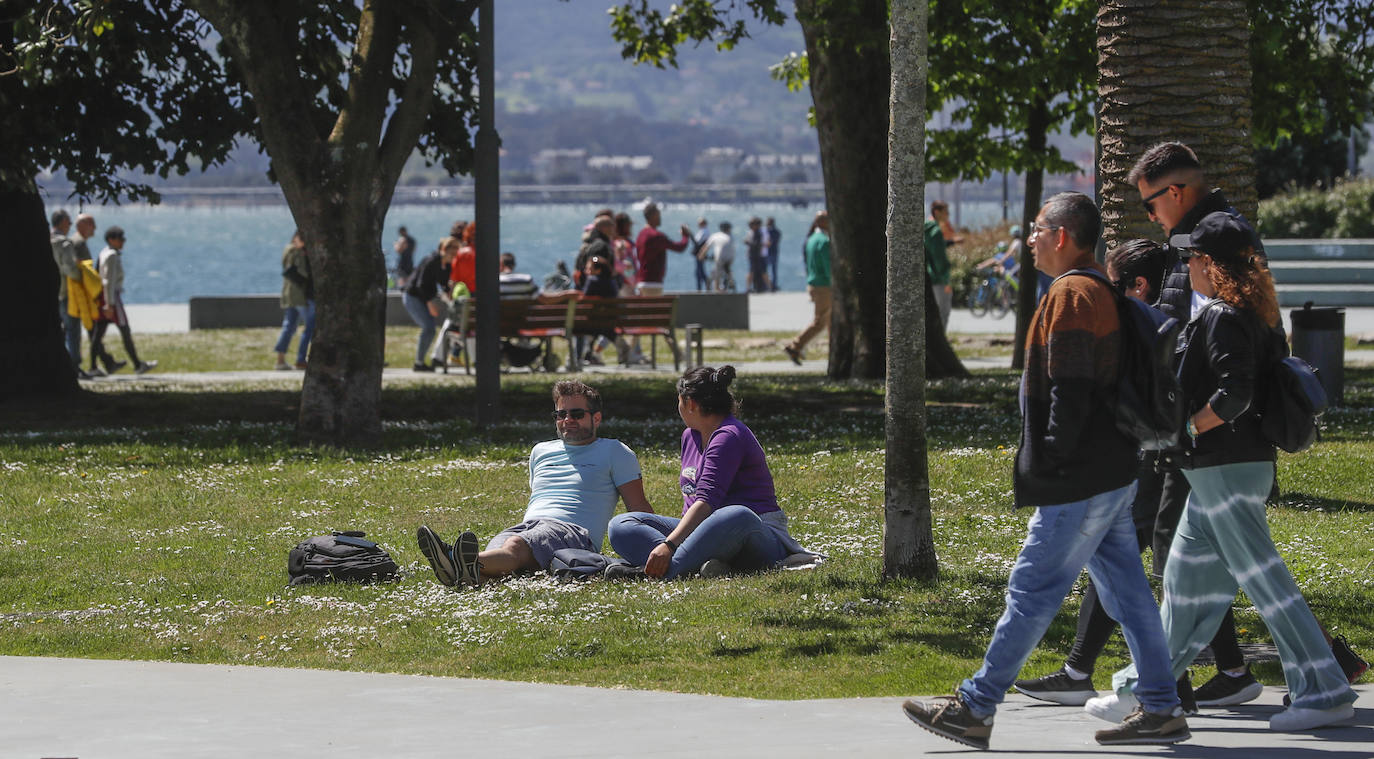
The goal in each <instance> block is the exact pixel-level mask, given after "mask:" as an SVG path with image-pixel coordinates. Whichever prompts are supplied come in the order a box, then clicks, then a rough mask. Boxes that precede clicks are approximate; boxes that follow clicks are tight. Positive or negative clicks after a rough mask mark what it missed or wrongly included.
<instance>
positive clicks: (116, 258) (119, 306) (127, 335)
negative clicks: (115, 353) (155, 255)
mask: <svg viewBox="0 0 1374 759" xmlns="http://www.w3.org/2000/svg"><path fill="white" fill-rule="evenodd" d="M123 249H124V230H123V229H121V228H120V227H110V228H109V229H108V230H106V231H105V248H104V250H101V251H100V259H99V264H98V265H97V267H96V268H98V269H99V270H100V287H101V292H102V293H103V294H104V297H105V305H104V307H103V308H102V309H101V315H102V316H104V317H105V319H104V320H102V321H99V322H96V327H95V330H93V331H92V333H91V342H92V344H93V345H101V344H102V341H103V340H104V338H105V329H106V328H107V327H108V326H109V325H110V323H111V322H113V323H114V325H115V326H116V327H118V328H119V336H120V337H121V338H123V339H124V352H125V353H127V354H129V360H130V361H132V362H134V371H135V372H137V373H138V374H143V373H144V372H147V371H148V370H150V369H152V368H153V367H155V366H157V362H156V361H143V360H140V359H139V357H138V351H137V350H136V349H135V348H134V336H133V334H132V333H131V332H130V331H129V316H128V315H127V314H126V313H124V262H123V258H122V256H121V253H120V251H122V250H123ZM93 350H94V349H93Z"/></svg>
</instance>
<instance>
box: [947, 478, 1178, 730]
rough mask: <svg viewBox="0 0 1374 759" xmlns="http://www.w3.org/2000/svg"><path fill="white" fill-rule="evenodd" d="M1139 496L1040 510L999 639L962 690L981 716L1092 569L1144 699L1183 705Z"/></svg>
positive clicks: (1010, 589)
mask: <svg viewBox="0 0 1374 759" xmlns="http://www.w3.org/2000/svg"><path fill="white" fill-rule="evenodd" d="M1134 496H1135V483H1134V482H1133V483H1131V484H1130V485H1127V486H1125V487H1123V488H1118V489H1116V490H1112V491H1109V492H1106V493H1101V494H1098V495H1095V496H1093V497H1091V498H1088V499H1086V500H1083V501H1076V502H1074V503H1067V504H1063V505H1060V506H1043V507H1040V508H1037V509H1036V510H1035V515H1034V516H1032V517H1031V519H1030V524H1029V525H1028V526H1027V529H1026V542H1025V543H1024V544H1022V546H1021V553H1020V554H1018V555H1017V557H1016V564H1015V565H1014V566H1013V567H1012V569H1011V577H1010V578H1009V579H1008V580H1007V608H1006V611H1005V612H1003V614H1002V618H1001V619H999V620H998V621H997V629H996V630H994V631H993V633H992V642H991V643H989V644H988V650H987V653H986V654H985V655H984V658H983V667H982V669H979V670H978V673H977V674H975V675H974V676H973V677H971V678H969V679H968V680H965V681H964V682H962V683H960V684H959V693H960V695H962V696H963V698H964V702H965V703H966V704H968V706H969V709H970V710H971V711H972V712H973V713H974V714H975V715H978V716H982V717H986V716H989V715H991V714H992V713H993V712H995V711H997V705H998V704H1000V703H1002V699H1003V698H1004V697H1005V696H1006V693H1007V689H1008V688H1010V687H1011V685H1012V683H1013V682H1015V681H1016V676H1017V675H1018V674H1019V673H1020V672H1021V667H1022V665H1024V664H1025V663H1026V659H1027V658H1029V657H1030V654H1031V652H1032V651H1034V650H1035V647H1036V645H1037V644H1038V643H1039V642H1040V638H1041V637H1043V636H1044V634H1045V630H1046V629H1048V628H1049V626H1050V622H1052V621H1054V617H1055V614H1057V613H1058V612H1059V607H1060V605H1062V604H1063V603H1064V597H1065V596H1066V595H1068V592H1069V590H1071V589H1072V588H1073V584H1074V582H1075V581H1077V580H1078V575H1079V573H1080V572H1081V571H1082V570H1083V567H1084V565H1085V564H1086V565H1087V568H1088V574H1089V575H1091V576H1092V580H1093V583H1094V584H1095V585H1096V586H1097V592H1098V594H1099V597H1100V599H1101V601H1102V606H1103V608H1105V609H1106V610H1107V613H1108V614H1110V615H1111V617H1112V618H1113V619H1115V620H1117V621H1118V622H1120V623H1121V629H1122V632H1123V633H1124V634H1125V637H1126V645H1127V646H1129V647H1130V649H1131V656H1132V657H1133V658H1134V659H1135V661H1136V662H1137V663H1138V664H1140V669H1141V671H1142V672H1143V673H1144V674H1143V676H1142V677H1141V679H1140V682H1139V684H1138V685H1137V686H1136V689H1135V695H1136V697H1137V698H1138V699H1140V703H1141V704H1142V705H1144V707H1145V709H1146V710H1147V711H1151V712H1169V711H1171V710H1172V709H1173V708H1174V707H1175V706H1177V705H1178V692H1177V687H1176V686H1175V683H1174V679H1173V677H1172V675H1171V674H1170V669H1169V651H1168V648H1167V647H1166V646H1165V643H1164V628H1163V626H1162V625H1161V624H1160V621H1159V607H1158V606H1157V605H1156V604H1155V598H1154V595H1152V594H1151V593H1150V584H1149V582H1148V581H1147V580H1146V579H1145V570H1144V568H1143V567H1142V566H1141V563H1140V552H1139V550H1138V548H1139V547H1138V545H1137V543H1136V536H1135V525H1134V524H1132V522H1131V500H1132V499H1133V498H1134Z"/></svg>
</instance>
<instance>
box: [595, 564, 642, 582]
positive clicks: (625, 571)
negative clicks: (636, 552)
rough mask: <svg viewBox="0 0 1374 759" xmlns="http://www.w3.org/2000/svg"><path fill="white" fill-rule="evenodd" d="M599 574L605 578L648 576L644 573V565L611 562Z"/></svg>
mask: <svg viewBox="0 0 1374 759" xmlns="http://www.w3.org/2000/svg"><path fill="white" fill-rule="evenodd" d="M601 576H602V577H604V578H606V579H607V580H643V579H646V578H647V577H648V575H646V574H644V567H637V566H635V565H633V564H611V565H610V566H608V567H606V571H605V572H602V573H601Z"/></svg>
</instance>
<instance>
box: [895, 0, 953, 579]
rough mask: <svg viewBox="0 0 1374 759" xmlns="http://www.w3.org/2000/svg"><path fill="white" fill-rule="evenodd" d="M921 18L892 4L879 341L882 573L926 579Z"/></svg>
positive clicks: (921, 8)
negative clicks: (883, 452) (883, 369)
mask: <svg viewBox="0 0 1374 759" xmlns="http://www.w3.org/2000/svg"><path fill="white" fill-rule="evenodd" d="M927 16H928V5H927V3H926V0H893V2H892V20H891V35H892V37H891V44H890V49H891V51H892V58H891V66H892V85H891V95H890V112H891V117H890V119H889V124H890V126H889V129H888V163H887V167H888V170H887V181H888V205H887V246H888V247H887V286H888V292H887V303H888V312H887V343H888V345H890V346H892V348H891V350H889V351H888V352H887V394H886V409H885V412H886V440H887V456H886V459H885V462H884V488H883V575H884V576H885V577H919V578H923V579H933V578H934V577H935V576H936V574H937V573H938V571H939V562H938V560H937V558H936V555H935V539H934V536H933V535H932V534H931V515H930V475H929V470H928V469H927V461H926V393H925V386H926V383H925V358H926V325H927V324H932V323H933V324H939V323H940V322H939V318H940V317H939V311H938V309H937V308H936V306H935V303H934V300H935V299H934V297H932V296H933V293H932V291H931V286H930V278H929V277H927V276H926V264H925V259H926V256H925V234H924V225H923V222H924V220H925V153H926V151H925V135H926V130H925V117H926V102H925V101H926V76H927V74H928V71H929V62H928V61H927V59H926V43H927V35H926V19H927ZM910 283H920V285H919V286H917V287H911V286H910ZM903 284H905V285H906V287H905V289H904V288H903V287H902V285H903ZM913 296H914V297H913ZM932 314H934V320H935V321H933V322H932V321H930V319H931V315H932ZM936 331H942V330H936ZM946 345H948V343H946ZM955 361H956V363H957V361H958V359H957V358H956V359H955Z"/></svg>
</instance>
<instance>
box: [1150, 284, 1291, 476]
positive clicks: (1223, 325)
mask: <svg viewBox="0 0 1374 759" xmlns="http://www.w3.org/2000/svg"><path fill="white" fill-rule="evenodd" d="M1281 339H1282V335H1281V332H1280V331H1279V330H1278V329H1271V328H1269V327H1267V326H1265V325H1264V324H1262V323H1261V322H1260V320H1259V317H1257V316H1256V315H1255V314H1254V313H1252V312H1250V311H1243V310H1238V309H1236V308H1234V307H1232V306H1231V305H1229V304H1227V303H1225V302H1223V301H1220V300H1212V301H1209V302H1208V304H1207V305H1206V306H1205V307H1204V308H1203V309H1202V310H1201V311H1199V312H1198V315H1197V318H1195V319H1193V320H1192V321H1191V322H1189V323H1188V326H1187V327H1185V328H1184V329H1183V334H1181V335H1180V336H1179V339H1178V352H1179V359H1178V379H1179V384H1180V385H1182V386H1183V394H1184V395H1185V396H1186V397H1187V399H1188V400H1187V406H1188V415H1189V416H1190V417H1191V416H1192V415H1193V414H1196V413H1197V412H1198V411H1199V410H1201V409H1202V407H1203V406H1206V405H1208V404H1211V406H1212V411H1214V412H1216V415H1217V416H1219V417H1221V418H1222V419H1223V420H1225V422H1226V423H1225V424H1222V425H1220V426H1218V427H1215V428H1213V429H1210V430H1208V431H1206V432H1204V433H1202V434H1201V435H1198V437H1197V440H1194V441H1188V440H1187V439H1186V437H1185V439H1184V448H1183V450H1182V451H1181V452H1180V454H1179V455H1178V456H1176V457H1175V456H1171V458H1174V459H1175V461H1176V463H1177V464H1178V465H1179V466H1181V467H1184V468H1189V467H1194V468H1195V467H1206V466H1217V465H1220V464H1234V463H1238V462H1242V461H1273V460H1274V446H1272V445H1270V443H1269V441H1268V440H1266V439H1265V437H1264V434H1263V433H1262V432H1261V431H1260V416H1261V414H1262V413H1263V411H1264V409H1263V403H1264V399H1265V398H1266V397H1267V395H1266V392H1265V391H1266V390H1267V389H1268V387H1269V367H1270V366H1271V365H1272V363H1273V361H1274V358H1275V356H1274V345H1275V341H1276V340H1281Z"/></svg>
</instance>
